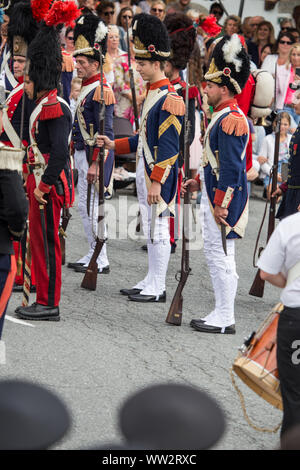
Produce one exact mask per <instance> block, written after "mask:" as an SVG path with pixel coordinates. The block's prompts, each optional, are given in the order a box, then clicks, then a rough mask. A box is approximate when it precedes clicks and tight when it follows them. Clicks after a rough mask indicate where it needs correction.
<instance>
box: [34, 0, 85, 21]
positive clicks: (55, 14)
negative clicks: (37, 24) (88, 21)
mask: <svg viewBox="0 0 300 470" xmlns="http://www.w3.org/2000/svg"><path fill="white" fill-rule="evenodd" d="M51 3H52V0H32V2H31V9H32V14H33V16H34V18H35V19H36V20H37V21H45V23H46V25H47V26H57V25H59V24H64V25H65V26H71V27H74V26H75V20H76V19H77V18H78V17H79V16H80V15H81V12H80V10H79V9H78V7H77V5H76V3H75V1H73V0H67V1H65V2H63V1H61V0H57V1H54V2H53V3H52V5H51ZM50 5H51V7H50Z"/></svg>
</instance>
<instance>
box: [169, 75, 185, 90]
mask: <svg viewBox="0 0 300 470" xmlns="http://www.w3.org/2000/svg"><path fill="white" fill-rule="evenodd" d="M177 83H180V85H181V86H182V87H183V88H185V87H186V83H185V82H184V81H183V80H181V77H177V78H175V79H174V80H171V84H172V85H177Z"/></svg>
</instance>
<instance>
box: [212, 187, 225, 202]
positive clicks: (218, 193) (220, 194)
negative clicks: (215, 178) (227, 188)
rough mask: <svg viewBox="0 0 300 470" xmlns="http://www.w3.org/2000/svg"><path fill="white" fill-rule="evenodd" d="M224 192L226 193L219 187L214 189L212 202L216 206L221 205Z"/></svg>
mask: <svg viewBox="0 0 300 470" xmlns="http://www.w3.org/2000/svg"><path fill="white" fill-rule="evenodd" d="M225 194H226V193H225V192H224V191H221V189H217V190H216V194H215V198H214V204H215V205H216V206H222V203H223V199H224V197H225Z"/></svg>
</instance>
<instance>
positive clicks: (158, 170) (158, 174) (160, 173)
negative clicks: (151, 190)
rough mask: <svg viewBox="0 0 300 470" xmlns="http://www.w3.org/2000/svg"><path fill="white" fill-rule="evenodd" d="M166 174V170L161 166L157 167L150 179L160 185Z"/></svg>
mask: <svg viewBox="0 0 300 470" xmlns="http://www.w3.org/2000/svg"><path fill="white" fill-rule="evenodd" d="M164 173H165V170H164V169H163V168H160V167H159V166H157V165H155V166H154V168H153V170H152V173H151V175H150V178H151V179H152V180H154V181H158V183H160V182H161V180H162V178H163V176H164Z"/></svg>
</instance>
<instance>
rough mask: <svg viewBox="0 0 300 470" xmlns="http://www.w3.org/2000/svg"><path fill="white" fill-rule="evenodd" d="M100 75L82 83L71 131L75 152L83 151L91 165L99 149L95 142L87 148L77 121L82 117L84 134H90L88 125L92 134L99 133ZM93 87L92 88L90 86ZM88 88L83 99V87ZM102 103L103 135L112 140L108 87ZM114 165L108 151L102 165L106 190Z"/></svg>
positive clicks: (111, 118) (111, 109)
mask: <svg viewBox="0 0 300 470" xmlns="http://www.w3.org/2000/svg"><path fill="white" fill-rule="evenodd" d="M99 79H100V74H98V75H95V76H94V77H92V78H91V79H89V80H87V81H85V82H84V83H83V86H82V89H81V93H80V95H79V98H78V106H77V111H76V113H75V119H74V123H73V130H72V141H73V144H74V147H75V150H85V151H86V158H87V160H88V161H89V162H90V163H91V161H92V160H96V158H97V156H98V153H99V148H98V147H97V146H96V142H94V144H93V145H91V146H89V145H88V142H87V140H86V138H85V137H84V136H83V135H82V132H81V129H80V125H79V119H80V116H82V117H83V126H84V128H85V130H86V132H87V133H88V134H89V133H90V124H92V125H93V126H94V134H96V133H99V112H100V104H99V101H100V86H99ZM93 84H94V85H95V86H94V87H92V85H93ZM88 86H90V88H92V89H91V91H89V93H88V94H87V95H86V96H85V97H84V98H83V99H81V97H82V96H83V94H82V93H83V92H84V89H85V87H88ZM104 101H105V135H107V136H108V137H109V138H110V139H112V140H113V138H114V132H113V110H114V106H113V105H114V103H115V99H114V94H113V91H112V89H111V88H110V86H109V85H106V83H105V85H104ZM113 164H114V152H113V151H110V152H109V153H108V155H107V157H106V159H105V164H104V185H105V187H106V188H107V187H108V186H109V183H110V180H111V176H112V170H113Z"/></svg>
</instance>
